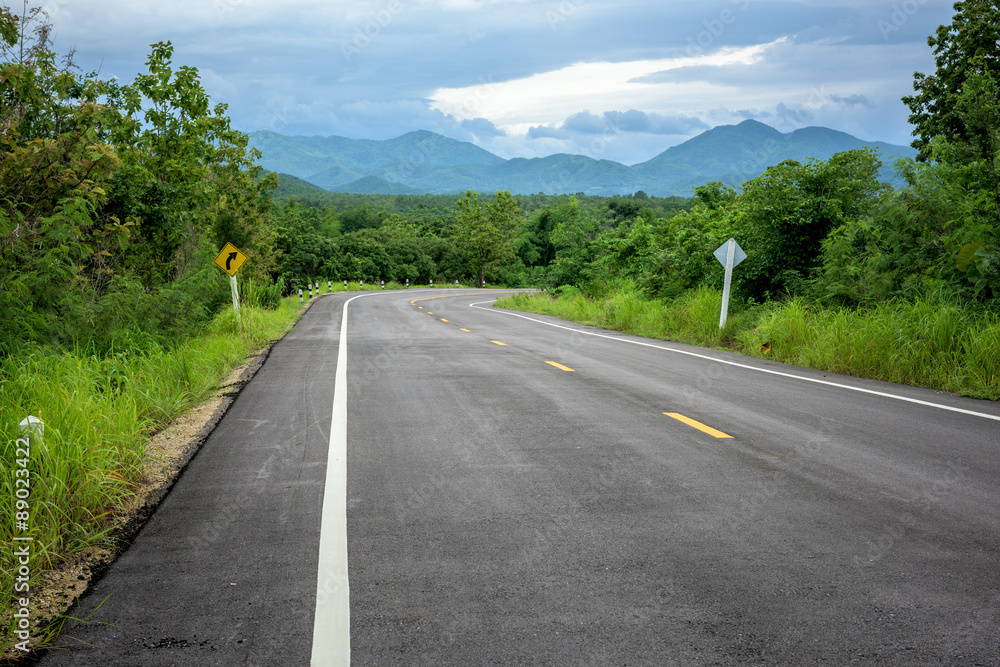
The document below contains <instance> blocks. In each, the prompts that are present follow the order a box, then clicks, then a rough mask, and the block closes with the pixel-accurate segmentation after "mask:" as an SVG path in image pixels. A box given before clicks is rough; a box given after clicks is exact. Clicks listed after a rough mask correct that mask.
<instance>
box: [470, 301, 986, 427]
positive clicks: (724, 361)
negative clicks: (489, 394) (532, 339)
mask: <svg viewBox="0 0 1000 667" xmlns="http://www.w3.org/2000/svg"><path fill="white" fill-rule="evenodd" d="M483 303H494V301H477V302H476V303H470V304H469V307H470V308H476V309H477V310H486V311H489V312H493V313H502V314H504V315H511V316H513V317H520V318H521V319H525V320H530V321H532V322H537V323H539V324H544V325H546V326H550V327H556V328H557V329H565V330H566V331H572V332H573V333H579V334H584V335H586V336H596V337H598V338H607V339H608V340H616V341H618V342H621V343H631V344H633V345H642V346H644V347H653V348H656V349H657V350H666V351H667V352H676V353H677V354H684V355H687V356H689V357H697V358H699V359H706V360H708V361H714V362H716V363H720V364H726V365H727V366H736V367H737V368H745V369H747V370H751V371H757V372H758V373H768V374H770V375H778V376H780V377H785V378H791V379H793V380H802V381H803V382H812V383H814V384H822V385H826V386H828V387H837V388H839V389H848V390H850V391H856V392H860V393H862V394H872V395H875V396H882V397H885V398H891V399H895V400H897V401H905V402H907V403H915V404H917V405H923V406H926V407H929V408H937V409H939V410H948V411H949V412H958V413H961V414H963V415H972V416H973V417H982V418H984V419H992V420H993V421H1000V416H997V415H991V414H988V413H985V412H976V411H975V410H966V409H964V408H954V407H952V406H950V405H942V404H941V403H931V402H930V401H921V400H920V399H917V398H909V397H907V396H898V395H896V394H887V393H885V392H882V391H875V390H874V389H863V388H862V387H852V386H850V385H846V384H840V383H838V382H830V381H829V380H819V379H816V378H808V377H804V376H802V375H794V374H792V373H782V372H781V371H772V370H769V369H767V368H758V367H757V366H751V365H749V364H741V363H739V362H736V361H729V360H728V359H716V358H715V357H710V356H708V355H705V354H698V353H697V352H688V351H687V350H678V349H677V348H673V347H665V346H663V345H656V344H655V343H646V342H643V341H641V340H630V339H628V338H619V337H618V336H608V335H607V334H599V333H596V332H593V331H583V330H582V329H574V328H572V327H566V326H563V325H561V324H554V323H552V322H546V321H544V320H538V319H535V318H534V317H528V316H527V315H521V314H520V313H512V312H510V311H509V310H503V309H497V308H481V307H480V304H483Z"/></svg>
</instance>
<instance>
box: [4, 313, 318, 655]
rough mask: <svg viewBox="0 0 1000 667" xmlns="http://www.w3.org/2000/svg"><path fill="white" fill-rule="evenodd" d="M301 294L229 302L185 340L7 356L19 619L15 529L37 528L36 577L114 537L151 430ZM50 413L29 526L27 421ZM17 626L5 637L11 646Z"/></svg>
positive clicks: (7, 569)
mask: <svg viewBox="0 0 1000 667" xmlns="http://www.w3.org/2000/svg"><path fill="white" fill-rule="evenodd" d="M301 309H302V306H301V305H300V304H299V301H298V298H296V297H289V298H286V299H283V300H281V302H280V305H279V307H278V308H276V309H275V310H262V309H257V308H251V307H246V306H244V307H243V308H242V317H241V318H240V319H237V318H236V316H235V314H234V313H233V311H232V309H231V308H229V309H227V310H225V311H224V312H222V313H221V314H220V315H219V316H217V317H216V318H215V320H214V321H213V322H212V324H211V326H210V327H209V329H208V331H207V332H206V333H205V335H204V336H202V337H200V338H197V339H191V340H189V341H187V342H186V343H185V344H183V345H180V346H178V347H176V348H169V349H168V348H162V347H160V346H158V345H156V344H155V343H150V342H148V341H144V342H143V344H141V345H139V344H135V345H133V347H131V348H129V349H122V350H120V351H112V353H110V354H109V355H108V356H105V357H103V358H99V357H97V356H84V355H83V354H81V353H79V352H76V353H74V352H73V351H67V350H61V349H54V348H45V347H34V348H32V349H28V350H25V351H23V352H22V353H21V354H18V355H16V356H10V357H6V358H3V359H2V360H0V454H2V461H3V464H2V469H3V471H4V474H3V475H2V477H0V535H2V541H3V552H2V554H0V598H2V605H0V609H3V610H4V620H3V625H4V627H5V628H9V627H10V625H9V622H10V619H11V616H10V615H11V613H12V607H11V604H12V600H13V594H14V583H15V575H14V572H15V571H16V569H17V568H16V567H15V562H14V557H13V545H14V540H13V537H14V536H15V535H17V536H25V535H30V536H31V537H32V538H33V542H32V543H31V544H32V549H31V551H32V558H31V576H32V588H33V589H34V588H36V585H37V583H38V582H40V577H41V576H42V575H43V574H44V573H45V572H46V571H48V570H51V569H53V568H55V567H57V566H58V565H59V563H60V561H61V559H62V558H63V557H64V556H65V555H67V554H70V553H73V552H76V551H80V550H83V549H86V548H88V547H92V546H97V545H101V544H105V543H107V541H108V531H109V530H110V529H111V528H113V527H114V525H115V519H116V518H119V516H120V515H121V514H122V512H123V508H124V507H125V506H127V505H128V503H129V502H130V501H131V500H132V499H133V498H134V496H135V489H136V487H137V486H138V484H139V483H140V482H141V481H142V476H143V468H144V453H145V446H146V443H147V442H148V440H149V438H150V436H151V435H152V434H154V433H155V432H156V431H158V430H161V429H162V428H164V427H165V426H166V425H167V424H169V423H170V422H171V420H173V419H176V418H177V417H178V416H179V415H180V414H181V413H182V412H184V411H185V410H186V409H188V408H190V407H191V406H193V405H196V404H198V403H200V402H202V401H204V400H206V399H207V398H208V397H209V396H211V395H212V393H213V392H214V391H215V390H216V389H217V388H218V386H219V384H220V382H221V381H222V380H223V379H224V378H225V377H226V376H227V375H228V374H229V373H230V372H231V370H232V369H233V368H234V367H236V366H238V365H240V364H241V363H242V362H243V360H244V359H245V358H246V356H247V355H248V354H249V353H250V352H252V351H253V350H256V349H259V348H261V347H264V346H265V345H267V344H268V342H269V341H271V340H274V339H275V338H278V337H280V336H281V335H283V334H284V332H285V331H287V329H288V327H289V326H290V325H291V324H292V323H293V322H294V321H295V319H296V318H297V317H298V315H299V313H300V312H301ZM28 415H35V416H37V417H40V418H41V419H42V420H43V421H44V424H45V427H44V428H45V432H44V438H43V439H42V440H40V441H38V442H36V441H34V440H33V441H32V444H31V455H30V458H29V464H28V467H29V470H30V478H29V479H30V491H31V495H30V497H29V498H28V502H29V507H30V524H29V526H30V527H29V531H28V532H27V533H25V532H24V531H21V530H17V525H16V521H15V519H16V517H15V514H14V512H15V510H16V508H15V506H14V504H15V481H14V480H15V477H14V472H13V471H14V470H15V468H16V461H15V459H16V458H17V456H16V439H17V437H18V434H17V425H18V423H19V422H20V421H21V420H22V419H24V418H25V417H27V416H28ZM13 641H14V638H13V636H12V635H11V633H9V632H8V633H6V636H5V637H4V638H3V640H2V642H3V643H2V644H0V654H3V653H7V651H8V650H9V649H10V648H11V647H12V644H13Z"/></svg>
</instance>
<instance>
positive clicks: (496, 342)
mask: <svg viewBox="0 0 1000 667" xmlns="http://www.w3.org/2000/svg"><path fill="white" fill-rule="evenodd" d="M490 342H491V343H494V344H496V345H503V346H504V347H507V343H501V342H500V341H498V340H491V341H490Z"/></svg>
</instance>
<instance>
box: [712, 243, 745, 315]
mask: <svg viewBox="0 0 1000 667" xmlns="http://www.w3.org/2000/svg"><path fill="white" fill-rule="evenodd" d="M715 258H716V259H717V260H719V263H721V264H722V265H723V266H724V267H726V281H725V283H724V285H723V287H722V313H721V314H720V315H719V328H720V329H721V328H722V327H724V326H726V318H727V317H728V316H729V290H730V287H731V286H732V283H733V269H734V268H735V267H736V265H737V264H739V263H740V262H742V261H743V260H744V259H746V258H747V254H746V253H745V252H743V248H741V247H740V244H738V243H737V242H736V239H733V238H731V239H729V240H728V241H726V242H725V243H723V244H722V245H721V246H719V247H718V248H717V249H716V251H715Z"/></svg>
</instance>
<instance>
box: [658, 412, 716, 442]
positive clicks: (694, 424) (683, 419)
mask: <svg viewBox="0 0 1000 667" xmlns="http://www.w3.org/2000/svg"><path fill="white" fill-rule="evenodd" d="M663 414H665V415H666V416H668V417H673V418H674V419H676V420H677V421H679V422H684V423H685V424H687V425H688V426H691V427H692V428H696V429H698V430H699V431H701V432H702V433H707V434H709V435H710V436H712V437H713V438H732V437H733V436H731V435H727V434H725V433H723V432H722V431H717V430H715V429H714V428H712V427H711V426H705V425H704V424H702V423H701V422H699V421H695V420H693V419H691V418H690V417H685V416H684V415H682V414H679V413H677V412H664V413H663Z"/></svg>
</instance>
